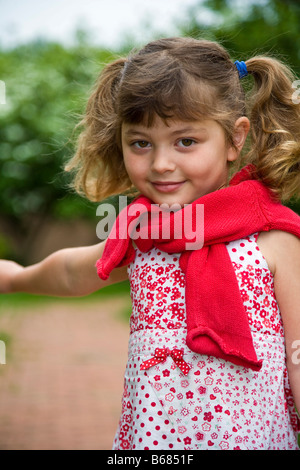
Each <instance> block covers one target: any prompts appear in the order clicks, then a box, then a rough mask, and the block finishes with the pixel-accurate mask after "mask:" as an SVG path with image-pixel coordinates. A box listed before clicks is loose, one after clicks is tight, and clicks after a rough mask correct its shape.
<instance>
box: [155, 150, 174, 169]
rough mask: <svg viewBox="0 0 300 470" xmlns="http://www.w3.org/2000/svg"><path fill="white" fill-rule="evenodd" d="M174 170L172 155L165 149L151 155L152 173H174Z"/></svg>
mask: <svg viewBox="0 0 300 470" xmlns="http://www.w3.org/2000/svg"><path fill="white" fill-rule="evenodd" d="M175 168H176V165H175V162H174V159H173V158H172V155H171V154H170V153H169V152H168V151H167V150H165V149H160V150H156V151H155V152H154V154H153V160H152V171H154V172H156V173H165V172H167V171H174V170H175Z"/></svg>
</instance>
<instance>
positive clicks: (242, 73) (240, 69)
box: [234, 60, 248, 79]
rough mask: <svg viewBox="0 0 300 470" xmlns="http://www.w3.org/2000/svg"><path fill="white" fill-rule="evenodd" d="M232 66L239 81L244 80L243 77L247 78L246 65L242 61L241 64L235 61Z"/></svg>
mask: <svg viewBox="0 0 300 470" xmlns="http://www.w3.org/2000/svg"><path fill="white" fill-rule="evenodd" d="M234 65H235V66H236V68H237V70H238V72H239V77H240V79H241V78H244V77H247V75H248V70H247V65H246V64H245V62H244V61H243V60H242V61H241V62H239V61H238V60H236V61H235V63H234Z"/></svg>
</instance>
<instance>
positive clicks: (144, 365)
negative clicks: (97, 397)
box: [113, 234, 298, 450]
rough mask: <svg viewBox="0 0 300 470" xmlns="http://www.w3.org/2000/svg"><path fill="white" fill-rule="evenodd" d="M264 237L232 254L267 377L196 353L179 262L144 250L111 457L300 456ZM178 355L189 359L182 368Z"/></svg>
mask: <svg viewBox="0 0 300 470" xmlns="http://www.w3.org/2000/svg"><path fill="white" fill-rule="evenodd" d="M256 239H257V234H254V235H251V236H249V237H247V238H245V239H243V240H238V241H235V242H231V243H228V244H227V249H228V252H229V255H230V258H231V260H232V264H233V267H234V270H235V273H236V276H237V279H238V283H239V287H240V293H241V296H242V299H243V302H244V305H245V308H246V311H247V313H248V318H249V324H250V327H251V331H252V335H253V341H254V347H255V350H256V353H257V356H258V358H259V359H262V360H263V366H262V369H261V370H260V371H259V372H255V371H252V370H250V369H247V368H244V367H241V366H236V365H234V364H231V363H230V362H226V361H224V360H222V359H217V358H215V357H212V356H205V355H200V354H196V353H194V352H192V351H191V350H190V349H189V348H188V347H187V345H186V341H185V339H186V316H185V315H186V312H185V276H184V274H183V272H182V271H181V269H180V266H179V257H180V254H175V255H174V254H167V253H164V252H160V251H159V250H157V249H156V248H154V249H153V250H151V251H150V252H148V253H146V254H145V253H141V252H139V251H138V250H137V252H136V257H135V260H134V262H133V263H131V264H130V265H129V267H128V272H129V278H130V283H131V296H132V306H133V310H132V315H131V319H130V326H131V331H130V339H129V358H128V363H127V366H126V371H125V382H124V393H123V398H122V413H121V418H120V423H119V428H118V431H117V434H116V436H115V440H114V445H113V449H133V450H138V449H139V450H142V449H145V450H147V449H150V450H159V449H163V450H181V449H182V450H184V449H185V450H191V449H195V450H198V449H199V450H201V449H204V450H205V449H206V450H207V449H214V450H217V449H220V450H224V449H230V450H234V449H238V450H239V449H241V450H243V449H251V450H255V449H273V450H275V449H295V450H296V449H298V445H297V428H298V420H297V415H296V412H295V409H294V406H293V398H292V394H291V389H290V385H289V381H288V376H287V369H286V364H285V348H284V331H283V325H282V320H281V316H280V312H279V308H278V305H277V302H276V299H275V296H274V286H273V277H272V274H271V272H270V271H269V269H268V266H267V263H266V261H265V259H264V258H263V256H262V254H261V252H260V251H259V248H258V245H257V243H256ZM173 351H176V352H178V351H182V353H183V356H182V361H181V363H178V361H177V362H176V358H175V357H174V354H172V352H173ZM159 352H160V354H158V355H157V354H156V353H159ZM180 364H181V365H185V366H186V368H185V369H184V367H179V366H180ZM143 369H144V370H143Z"/></svg>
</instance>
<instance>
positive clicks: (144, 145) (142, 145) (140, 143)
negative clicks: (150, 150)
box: [133, 140, 150, 149]
mask: <svg viewBox="0 0 300 470" xmlns="http://www.w3.org/2000/svg"><path fill="white" fill-rule="evenodd" d="M148 145H150V144H149V142H147V141H146V140H138V141H137V142H134V143H133V146H134V147H137V148H139V149H145V148H147V147H148Z"/></svg>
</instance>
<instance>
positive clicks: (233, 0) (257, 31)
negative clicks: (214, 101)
mask: <svg viewBox="0 0 300 470" xmlns="http://www.w3.org/2000/svg"><path fill="white" fill-rule="evenodd" d="M189 19H190V21H189V23H188V25H186V24H185V25H183V26H182V27H181V33H182V34H183V35H185V36H192V37H196V38H200V37H203V38H206V39H211V40H216V41H218V42H221V43H222V44H223V45H224V47H225V48H226V49H227V50H228V51H229V52H230V54H231V56H232V58H233V59H234V60H236V59H238V60H246V59H247V58H250V57H251V56H253V55H255V54H263V53H265V54H269V55H273V56H276V57H278V58H279V59H282V60H283V61H284V62H285V63H287V64H288V65H289V66H290V67H291V68H292V69H293V70H294V72H295V73H296V75H297V76H300V35H299V24H300V2H299V1H298V0H285V1H284V2H283V1H282V0H204V1H199V2H198V3H196V5H195V6H193V7H191V8H190V9H189ZM288 205H289V206H290V207H291V208H292V209H293V210H295V211H296V212H298V213H299V214H300V201H290V202H289V203H288Z"/></svg>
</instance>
